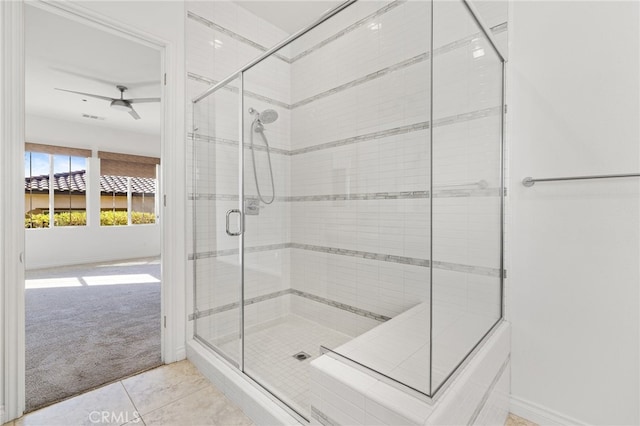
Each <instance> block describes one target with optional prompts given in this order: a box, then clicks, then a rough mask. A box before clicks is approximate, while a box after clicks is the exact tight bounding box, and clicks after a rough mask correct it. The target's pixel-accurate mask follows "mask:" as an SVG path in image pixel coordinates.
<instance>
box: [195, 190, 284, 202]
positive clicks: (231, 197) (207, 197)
mask: <svg viewBox="0 0 640 426" xmlns="http://www.w3.org/2000/svg"><path fill="white" fill-rule="evenodd" d="M287 198H289V197H276V201H279V202H286V201H289V200H287ZM187 199H188V200H190V201H193V200H196V201H239V200H240V196H239V195H238V194H208V193H205V192H197V193H195V194H194V193H189V195H187ZM246 199H247V200H248V199H255V200H257V199H258V196H257V195H250V196H247V197H246Z"/></svg>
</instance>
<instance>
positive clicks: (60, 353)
mask: <svg viewBox="0 0 640 426" xmlns="http://www.w3.org/2000/svg"><path fill="white" fill-rule="evenodd" d="M149 276H152V277H155V278H157V279H158V281H159V279H160V264H159V260H158V259H141V260H137V261H130V262H120V263H112V264H101V265H98V264H96V265H83V266H79V267H68V268H56V269H48V270H38V271H30V272H28V273H27V289H26V312H27V316H26V326H27V327H26V399H27V411H32V410H35V409H37V408H40V407H43V406H45V405H49V404H51V403H54V402H56V401H59V400H62V399H65V398H68V397H71V396H74V395H77V394H80V393H82V392H85V391H87V390H90V389H93V388H96V387H99V386H101V385H103V384H105V383H109V382H113V381H116V380H119V379H121V378H123V377H126V376H130V375H132V374H134V373H137V372H140V371H144V370H146V369H149V368H152V367H155V366H158V365H160V364H161V361H160V283H159V282H157V283H148V281H153V280H152V279H151V280H150V279H149ZM145 281H147V283H145ZM114 282H119V283H120V284H111V283H114ZM132 282H133V283H132ZM57 283H60V285H63V286H62V287H54V286H55V285H57ZM74 283H76V286H69V285H70V284H74ZM106 283H110V285H103V284H106ZM30 287H50V288H30Z"/></svg>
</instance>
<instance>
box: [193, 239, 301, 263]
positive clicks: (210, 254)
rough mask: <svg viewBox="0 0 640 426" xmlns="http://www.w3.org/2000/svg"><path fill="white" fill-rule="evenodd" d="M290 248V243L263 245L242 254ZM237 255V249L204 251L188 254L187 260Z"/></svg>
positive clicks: (246, 250) (238, 251)
mask: <svg viewBox="0 0 640 426" xmlns="http://www.w3.org/2000/svg"><path fill="white" fill-rule="evenodd" d="M290 247H291V243H280V244H265V245H263V246H253V247H245V249H244V252H245V253H258V252H261V251H270V250H282V249H286V248H290ZM238 253H240V249H237V248H233V249H225V250H215V251H204V252H198V253H196V254H195V255H194V254H193V253H190V254H189V256H188V259H189V260H194V259H195V260H197V259H208V258H211V257H222V256H231V255H234V254H238Z"/></svg>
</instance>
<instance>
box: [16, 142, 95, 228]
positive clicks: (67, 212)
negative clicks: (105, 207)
mask: <svg viewBox="0 0 640 426" xmlns="http://www.w3.org/2000/svg"><path fill="white" fill-rule="evenodd" d="M90 155H91V151H89V150H83V149H75V148H65V147H58V146H53V145H40V144H32V143H27V144H26V145H25V164H24V166H25V227H26V228H50V227H52V226H84V225H86V224H87V197H86V192H87V190H86V170H87V157H89V156H90Z"/></svg>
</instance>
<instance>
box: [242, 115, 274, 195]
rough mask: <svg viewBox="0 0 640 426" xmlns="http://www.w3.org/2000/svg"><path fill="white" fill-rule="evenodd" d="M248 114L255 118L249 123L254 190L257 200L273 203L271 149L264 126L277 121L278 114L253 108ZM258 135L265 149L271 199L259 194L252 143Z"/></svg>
mask: <svg viewBox="0 0 640 426" xmlns="http://www.w3.org/2000/svg"><path fill="white" fill-rule="evenodd" d="M249 114H251V115H253V116H255V118H254V119H253V123H251V131H250V132H249V133H250V135H251V136H250V139H251V160H252V163H253V177H254V178H255V181H256V190H257V191H258V198H260V201H262V202H263V203H265V204H271V203H273V200H275V198H276V187H275V183H274V179H273V168H272V167H271V148H270V147H269V141H268V140H267V137H266V136H265V134H264V125H265V124H271V123H273V122H274V121H276V120H277V119H278V113H277V112H276V111H275V110H273V109H265V110H264V111H262V112H259V111H257V110H255V109H253V108H249ZM254 133H260V136H262V140H263V141H264V144H265V146H266V147H267V159H268V160H269V175H270V176H271V199H270V200H268V201H267V200H265V199H264V197H263V196H262V194H261V193H260V184H259V183H258V172H257V167H256V154H255V147H254V143H253V138H254V136H253V134H254Z"/></svg>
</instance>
